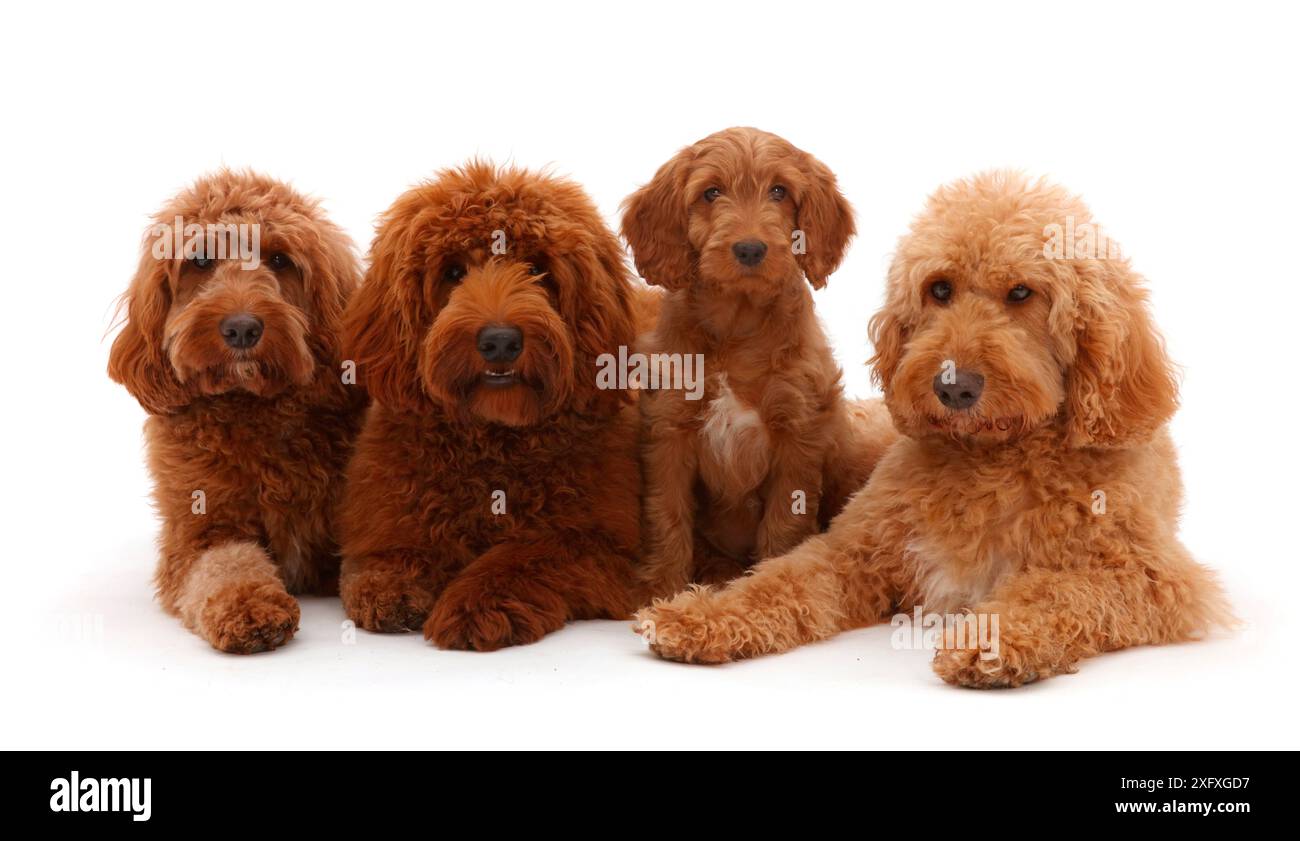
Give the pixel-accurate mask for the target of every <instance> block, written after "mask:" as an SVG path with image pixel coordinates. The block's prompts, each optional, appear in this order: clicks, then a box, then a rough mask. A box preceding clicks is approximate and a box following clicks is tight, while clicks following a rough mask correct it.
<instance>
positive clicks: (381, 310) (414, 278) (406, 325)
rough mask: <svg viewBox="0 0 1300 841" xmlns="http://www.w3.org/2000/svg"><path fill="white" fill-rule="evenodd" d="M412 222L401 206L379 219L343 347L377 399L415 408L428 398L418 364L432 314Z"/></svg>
mask: <svg viewBox="0 0 1300 841" xmlns="http://www.w3.org/2000/svg"><path fill="white" fill-rule="evenodd" d="M399 201H400V200H399ZM409 223H410V220H409V218H404V217H403V215H402V214H401V213H400V206H394V208H393V209H392V210H390V211H389V212H388V213H387V214H385V217H384V219H383V220H382V221H381V222H380V227H379V233H378V234H377V235H376V236H375V241H374V244H373V245H371V248H370V266H369V268H367V269H366V273H365V277H364V278H363V280H362V282H361V286H360V288H358V289H357V291H356V293H355V294H354V295H353V296H352V300H351V301H350V302H349V303H348V306H347V309H346V310H345V311H344V313H343V327H342V350H343V357H344V360H345V361H347V360H351V361H352V362H354V363H355V364H356V366H357V383H358V384H359V385H361V387H362V388H364V389H365V390H366V392H367V393H368V394H369V395H370V396H371V397H372V398H374V400H375V401H376V402H379V403H382V404H384V405H386V406H389V407H392V408H408V409H413V408H418V407H419V406H420V405H421V404H422V403H423V402H424V401H425V400H426V398H425V396H424V392H423V390H422V389H421V385H420V375H419V373H418V365H419V348H420V341H421V339H422V338H423V334H424V329H425V326H426V324H427V319H426V318H425V313H424V308H425V305H424V278H423V269H422V267H420V266H419V265H417V263H416V258H415V256H414V255H412V254H410V253H408V241H409V239H410V234H409V232H408V227H409Z"/></svg>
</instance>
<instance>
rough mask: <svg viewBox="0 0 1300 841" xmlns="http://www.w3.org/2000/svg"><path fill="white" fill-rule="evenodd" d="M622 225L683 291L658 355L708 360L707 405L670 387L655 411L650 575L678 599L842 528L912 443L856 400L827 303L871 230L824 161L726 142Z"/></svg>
mask: <svg viewBox="0 0 1300 841" xmlns="http://www.w3.org/2000/svg"><path fill="white" fill-rule="evenodd" d="M623 233H624V236H625V237H626V238H627V241H628V243H629V244H630V245H631V247H632V251H633V254H634V256H635V259H636V265H637V268H638V270H639V271H640V272H641V274H642V275H643V276H644V277H645V278H646V280H647V281H649V282H650V283H652V284H655V285H658V286H662V287H664V288H666V289H667V290H668V295H667V298H666V300H665V302H664V304H663V313H662V316H661V318H660V320H659V323H658V326H657V328H656V329H655V330H654V332H653V333H652V334H651V335H650V336H649V337H648V338H647V339H645V340H644V341H643V342H642V344H641V347H642V349H643V350H644V351H645V352H647V354H649V355H651V356H652V357H653V356H659V357H661V358H662V357H664V356H667V357H668V358H673V357H674V356H676V357H679V358H688V359H695V358H700V359H702V361H703V366H704V378H703V381H704V388H703V394H702V395H701V394H699V393H695V394H692V393H691V392H690V391H687V390H685V389H669V388H664V389H658V390H652V391H646V392H645V394H644V396H643V398H642V404H641V405H642V409H643V414H644V428H645V435H646V442H645V451H644V467H645V476H646V500H645V530H646V552H645V558H644V562H643V566H642V568H641V574H642V576H643V578H644V579H645V580H646V582H647V584H648V586H649V587H650V589H651V590H652V592H654V593H655V594H658V595H666V594H669V593H673V592H676V591H677V590H680V589H681V588H683V587H685V586H686V585H687V584H689V583H691V582H692V581H725V580H728V579H730V578H732V577H734V576H736V575H738V574H740V573H742V572H743V571H744V570H745V569H746V568H747V567H748V566H749V565H750V564H751V563H752V562H753V561H755V560H758V559H762V558H765V557H769V556H772V555H780V554H782V553H784V552H786V551H788V550H790V549H793V548H794V547H795V546H796V545H797V544H798V543H799V542H800V541H801V540H803V539H804V538H806V537H809V536H810V535H813V534H816V533H817V532H818V531H820V530H821V529H823V528H825V526H826V524H827V523H828V522H829V521H830V519H831V517H833V516H834V515H835V514H836V513H838V512H839V510H840V509H841V508H842V507H843V506H844V503H845V501H847V499H848V497H849V495H850V494H852V493H853V492H854V491H856V490H857V489H858V488H860V487H862V485H863V483H864V482H865V481H866V480H867V477H868V476H869V475H870V473H871V469H872V467H873V466H874V465H875V463H876V462H877V461H878V460H879V458H880V456H881V455H882V454H883V452H884V450H885V449H886V447H888V446H889V444H891V443H892V442H893V441H894V439H896V438H897V433H896V432H895V430H894V429H893V426H892V424H891V423H890V421H889V416H888V413H887V412H886V410H885V408H884V406H883V405H882V404H881V402H880V401H879V400H874V401H866V402H862V403H850V402H847V401H845V399H844V393H843V392H844V388H843V383H842V379H841V371H840V368H839V366H838V365H837V364H836V362H835V358H834V356H833V355H832V353H831V348H830V344H829V343H828V342H827V339H826V335H825V333H824V332H823V331H822V328H821V325H820V324H819V323H818V320H817V314H816V312H815V310H814V307H813V298H812V292H811V290H812V289H820V288H822V287H823V286H825V285H826V280H827V278H828V277H829V275H830V274H831V272H833V271H834V270H835V267H836V266H837V265H839V263H840V260H841V258H842V257H843V256H844V251H845V249H846V248H847V246H848V243H849V240H850V238H851V237H852V236H853V233H854V224H853V211H852V208H850V206H849V203H848V202H847V201H846V200H845V199H844V196H842V195H841V194H840V191H839V189H838V187H837V186H836V183H835V176H834V175H833V174H832V173H831V171H830V170H829V169H828V168H827V167H826V166H825V165H824V164H823V163H821V162H820V161H818V160H817V159H816V158H814V157H813V156H812V155H810V154H808V153H807V152H804V151H802V150H800V149H797V148H795V147H794V146H792V145H791V144H790V143H788V142H787V141H785V140H783V139H782V138H780V137H777V136H776V135H773V134H769V133H767V132H764V131H759V130H757V129H752V128H731V129H727V130H725V131H721V132H718V133H716V134H713V135H710V136H709V137H706V138H704V139H703V140H701V141H699V142H698V143H696V144H694V145H692V146H689V147H687V148H686V149H683V150H682V151H681V152H679V153H678V154H677V155H676V156H675V157H673V159H672V160H670V161H669V162H668V163H666V164H664V165H663V166H662V167H660V169H659V171H658V172H657V173H656V174H655V177H654V178H653V179H652V180H651V181H650V183H649V184H646V185H645V186H644V187H642V188H641V189H640V190H638V191H637V192H636V193H635V194H633V195H632V196H631V197H630V198H629V199H628V200H627V202H626V205H625V212H624V215H623Z"/></svg>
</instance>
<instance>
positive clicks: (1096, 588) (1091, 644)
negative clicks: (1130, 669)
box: [934, 541, 1234, 688]
mask: <svg viewBox="0 0 1300 841" xmlns="http://www.w3.org/2000/svg"><path fill="white" fill-rule="evenodd" d="M965 618H966V619H967V620H968V627H967V629H964V630H963V632H962V633H961V635H960V636H958V634H957V633H956V632H955V631H956V629H955V628H951V627H950V628H949V629H948V631H947V635H946V639H945V645H944V647H943V648H940V649H939V650H938V651H936V652H935V657H934V670H935V672H936V673H938V675H939V676H940V677H941V678H943V679H944V680H945V681H947V682H948V683H952V684H957V685H960V686H969V687H978V688H989V687H1014V686H1020V685H1021V684H1025V683H1029V682H1031V681H1035V680H1041V679H1043V678H1046V677H1051V676H1052V675H1057V674H1062V673H1070V672H1073V671H1075V670H1076V667H1077V664H1078V662H1079V661H1080V660H1082V659H1083V658H1085V657H1092V656H1095V655H1097V654H1100V653H1102V652H1105V651H1113V650H1116V649H1120V648H1127V647H1129V646H1135V645H1152V644H1160V643H1166V642H1177V641H1180V640H1187V639H1193V638H1195V637H1197V636H1199V635H1201V634H1203V633H1205V632H1206V631H1208V630H1209V629H1210V627H1212V626H1214V625H1229V624H1231V623H1232V622H1233V621H1234V620H1233V618H1232V616H1231V614H1230V612H1229V610H1228V608H1227V606H1226V603H1225V601H1224V599H1223V595H1222V593H1221V591H1220V590H1219V586H1218V584H1217V583H1216V582H1215V581H1214V579H1213V576H1212V575H1211V574H1210V573H1209V571H1207V570H1206V569H1205V568H1203V567H1201V566H1200V565H1199V564H1197V563H1196V562H1195V561H1193V560H1192V559H1191V558H1190V557H1189V556H1188V555H1187V552H1186V550H1185V549H1183V548H1182V547H1181V546H1179V545H1177V544H1174V543H1172V541H1170V543H1169V544H1168V545H1165V546H1163V547H1159V548H1156V549H1154V550H1141V549H1135V551H1134V552H1133V553H1131V554H1129V555H1128V556H1127V557H1111V558H1110V559H1108V560H1106V561H1102V562H1096V561H1091V562H1090V565H1089V566H1085V567H1078V568H1071V569H1060V568H1057V567H1052V568H1043V567H1032V568H1030V569H1027V570H1024V571H1022V572H1020V573H1017V574H1016V575H1014V576H1013V577H1012V578H1011V579H1009V580H1008V581H1007V582H1006V583H1005V584H1003V585H1002V586H1001V587H999V588H998V589H997V591H996V592H995V593H994V594H993V596H992V597H991V598H990V599H989V600H988V601H986V602H984V603H982V604H979V605H977V606H976V607H975V608H973V609H972V611H971V613H970V614H968V615H967V617H965ZM981 621H982V622H983V623H984V624H983V626H982V628H981V629H980V630H979V631H978V632H977V633H976V634H974V635H972V634H971V633H969V632H968V629H969V627H970V626H971V625H972V624H975V623H979V622H981Z"/></svg>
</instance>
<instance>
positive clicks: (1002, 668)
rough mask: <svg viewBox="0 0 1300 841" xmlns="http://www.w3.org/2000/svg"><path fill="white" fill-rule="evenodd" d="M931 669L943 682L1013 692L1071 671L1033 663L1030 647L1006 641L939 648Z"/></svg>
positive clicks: (1034, 659) (1033, 658)
mask: <svg viewBox="0 0 1300 841" xmlns="http://www.w3.org/2000/svg"><path fill="white" fill-rule="evenodd" d="M932 666H933V668H934V672H935V674H937V675H938V676H939V677H941V678H943V679H944V681H946V682H948V683H951V684H953V685H954V686H965V687H968V688H971V689H1013V688H1015V687H1017V686H1023V685H1024V684H1026V683H1032V682H1034V681H1036V680H1042V679H1043V678H1046V677H1051V676H1052V675H1053V674H1056V673H1058V672H1059V671H1071V670H1070V669H1060V668H1053V667H1051V666H1048V665H1046V664H1044V663H1039V662H1036V658H1035V656H1034V653H1033V649H1032V648H1025V647H1021V646H1017V645H1016V644H1015V643H1014V642H1009V641H1008V640H1007V639H1005V638H1003V639H1001V640H999V641H998V644H997V647H996V648H995V649H994V648H990V647H989V646H985V647H983V648H978V647H969V648H957V647H952V646H947V647H944V648H940V649H938V650H937V651H935V652H934V662H933V664H932Z"/></svg>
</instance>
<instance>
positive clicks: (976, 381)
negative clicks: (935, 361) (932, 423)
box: [934, 368, 984, 411]
mask: <svg viewBox="0 0 1300 841" xmlns="http://www.w3.org/2000/svg"><path fill="white" fill-rule="evenodd" d="M950 379H951V380H952V382H950V383H946V382H944V374H943V373H942V372H941V373H939V374H938V375H937V376H935V378H934V393H935V396H936V397H938V398H939V402H940V403H942V404H943V405H945V406H947V407H948V408H949V409H952V410H954V411H959V410H961V409H969V408H970V407H971V406H974V405H975V404H976V403H978V402H979V399H980V395H981V394H983V393H984V375H983V374H977V373H975V372H974V371H963V370H962V369H961V368H958V369H957V370H956V372H955V373H954V374H952V375H951V376H950Z"/></svg>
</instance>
